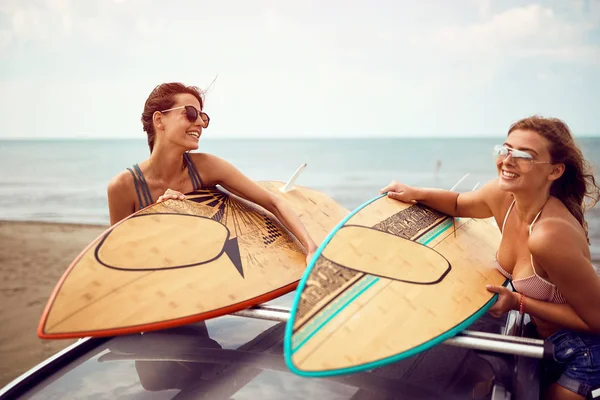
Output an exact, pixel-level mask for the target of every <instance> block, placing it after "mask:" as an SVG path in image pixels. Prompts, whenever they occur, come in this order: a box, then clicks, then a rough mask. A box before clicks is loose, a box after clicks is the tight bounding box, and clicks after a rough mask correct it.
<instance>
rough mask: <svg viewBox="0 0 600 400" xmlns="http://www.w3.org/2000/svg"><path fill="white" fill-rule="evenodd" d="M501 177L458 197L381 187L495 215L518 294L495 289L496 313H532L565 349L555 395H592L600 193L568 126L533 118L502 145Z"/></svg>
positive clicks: (454, 212) (599, 287)
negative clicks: (588, 218) (594, 252)
mask: <svg viewBox="0 0 600 400" xmlns="http://www.w3.org/2000/svg"><path fill="white" fill-rule="evenodd" d="M494 157H495V162H496V167H497V171H498V178H497V179H495V180H493V181H491V182H489V183H487V184H486V185H484V186H483V187H482V188H481V189H479V190H477V191H473V192H468V193H461V194H458V193H455V192H451V191H446V190H438V189H422V188H414V187H410V186H407V185H404V184H401V183H398V182H392V183H391V184H389V185H388V186H386V187H385V188H383V189H382V190H381V193H386V192H387V195H388V196H389V197H390V198H392V199H396V200H399V201H403V202H419V203H422V204H424V205H426V206H429V207H431V208H434V209H436V210H439V211H441V212H443V213H446V214H448V215H451V216H455V217H470V218H489V217H494V218H495V220H496V222H497V223H498V226H499V227H501V232H502V240H501V242H500V247H499V249H498V252H497V254H496V267H497V269H498V270H499V271H500V272H501V273H502V274H503V275H504V276H505V277H507V278H508V279H511V280H512V284H513V287H514V288H515V290H516V291H515V292H513V291H511V290H509V289H508V288H505V287H502V286H488V288H487V289H488V290H489V291H491V292H493V293H497V294H498V299H497V301H496V303H495V304H494V305H493V306H492V308H490V310H489V313H490V314H491V315H493V316H495V317H499V316H501V315H502V314H504V313H506V312H508V311H509V310H519V311H520V312H521V313H525V312H526V313H528V314H529V315H530V316H531V317H532V320H533V322H534V324H535V326H536V328H537V331H538V333H539V335H540V337H542V338H544V339H546V340H548V341H550V342H552V343H553V344H554V346H555V358H556V360H555V362H553V363H551V364H550V365H548V366H546V367H547V369H546V371H545V373H544V377H543V380H544V379H546V385H545V386H546V392H545V393H546V397H547V398H550V399H559V398H560V399H571V398H572V399H582V398H584V397H585V396H587V395H588V394H589V393H590V392H591V390H593V389H595V388H597V387H600V277H599V276H598V275H597V273H596V271H595V270H594V267H593V265H592V263H591V256H590V249H589V239H588V233H587V224H586V222H585V220H584V208H585V207H586V202H585V200H586V198H588V199H590V200H591V201H590V202H589V203H588V204H587V205H588V206H589V207H591V206H593V205H595V204H596V203H597V202H598V200H599V193H600V192H599V190H600V188H599V187H598V185H597V184H596V181H595V179H594V176H593V175H592V174H591V173H590V172H589V171H588V167H587V163H586V161H585V160H584V158H583V155H582V153H581V151H580V150H579V148H578V147H577V145H576V144H575V142H574V141H573V137H572V136H571V132H570V131H569V128H568V127H567V125H566V124H565V123H564V122H562V121H560V120H558V119H554V118H543V117H538V116H534V117H530V118H526V119H523V120H521V121H519V122H517V123H515V124H513V125H512V126H511V127H510V129H509V131H508V136H507V139H506V141H505V142H504V144H502V145H497V146H495V147H494Z"/></svg>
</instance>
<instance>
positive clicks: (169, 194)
mask: <svg viewBox="0 0 600 400" xmlns="http://www.w3.org/2000/svg"><path fill="white" fill-rule="evenodd" d="M169 199H173V200H184V199H185V195H184V194H183V193H179V192H178V191H177V190H171V189H167V191H166V192H165V193H164V194H163V195H162V196H160V197H159V198H158V200H156V202H157V203H160V202H163V201H165V200H169Z"/></svg>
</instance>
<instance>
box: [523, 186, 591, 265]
mask: <svg viewBox="0 0 600 400" xmlns="http://www.w3.org/2000/svg"><path fill="white" fill-rule="evenodd" d="M528 244H529V249H530V251H531V253H532V254H533V255H534V256H536V255H537V256H538V257H540V256H543V255H547V256H548V257H559V256H561V255H564V254H567V253H570V252H573V251H576V252H579V251H581V250H583V249H584V248H586V247H588V243H587V236H586V234H585V230H584V229H583V227H582V226H581V224H580V223H579V221H577V219H576V218H575V217H574V216H573V214H571V213H570V212H569V210H568V209H567V207H566V206H565V205H564V204H563V203H562V202H561V201H560V200H559V199H557V198H555V197H550V198H549V199H548V202H547V203H546V205H545V206H544V210H543V212H542V214H541V217H540V219H539V220H538V221H537V222H535V224H534V225H533V226H532V228H531V235H530V236H529V241H528Z"/></svg>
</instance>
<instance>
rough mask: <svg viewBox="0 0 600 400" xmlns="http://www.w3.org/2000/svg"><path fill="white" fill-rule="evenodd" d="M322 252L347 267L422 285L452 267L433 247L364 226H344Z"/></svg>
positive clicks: (446, 272) (435, 280)
mask: <svg viewBox="0 0 600 400" xmlns="http://www.w3.org/2000/svg"><path fill="white" fill-rule="evenodd" d="M322 255H323V256H324V257H325V258H327V259H328V260H330V261H332V262H334V263H336V264H339V265H342V266H344V267H346V268H350V269H353V270H356V271H360V272H364V273H367V274H370V275H375V276H381V277H385V278H389V279H394V280H397V281H402V282H407V283H413V284H418V285H427V284H434V283H438V282H440V281H441V280H442V279H443V278H444V277H445V276H446V274H448V272H449V271H450V269H451V266H450V263H449V262H448V260H447V259H446V258H445V257H444V256H442V255H441V254H440V253H438V252H437V251H435V250H433V249H432V248H430V247H427V246H425V245H422V244H420V243H417V242H414V241H412V240H409V239H404V238H402V237H399V236H396V235H393V234H390V233H388V232H383V231H380V230H377V229H374V228H369V227H366V226H360V225H345V226H343V227H342V228H341V229H340V230H339V231H338V233H337V234H336V235H335V236H334V237H333V238H332V239H331V242H330V243H329V244H328V245H327V247H325V249H324V251H323V254H322Z"/></svg>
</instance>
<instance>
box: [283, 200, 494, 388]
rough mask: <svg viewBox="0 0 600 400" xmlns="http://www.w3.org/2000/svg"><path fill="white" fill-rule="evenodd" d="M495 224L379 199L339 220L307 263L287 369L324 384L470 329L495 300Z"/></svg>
mask: <svg viewBox="0 0 600 400" xmlns="http://www.w3.org/2000/svg"><path fill="white" fill-rule="evenodd" d="M499 242H500V233H499V231H498V228H497V227H496V226H495V225H494V223H493V222H492V221H490V220H475V219H454V218H452V217H449V216H448V215H445V214H442V213H440V212H437V211H435V210H432V209H430V208H428V207H425V206H423V205H420V204H406V203H401V202H398V201H395V200H391V199H389V198H388V197H386V196H384V195H383V196H378V197H376V198H374V199H372V200H370V201H368V202H367V203H365V204H363V205H362V206H360V207H358V208H357V209H356V210H354V211H353V212H352V213H350V214H349V215H348V216H347V217H346V218H345V219H344V220H342V221H341V222H340V223H339V224H338V225H337V226H336V227H335V228H334V229H333V231H332V232H331V233H330V234H329V235H328V237H327V238H326V239H325V240H324V241H323V242H322V244H321V246H320V247H319V249H318V250H317V252H316V253H315V255H314V257H313V259H312V260H311V262H310V263H309V265H308V268H307V269H306V271H305V273H304V275H303V277H302V279H301V281H300V284H299V286H298V289H297V291H296V297H295V299H294V303H293V306H292V311H291V315H290V319H289V320H288V322H287V326H286V332H285V338H284V354H285V360H286V363H287V365H288V367H289V368H290V369H291V370H292V371H294V372H295V373H297V374H299V375H303V376H315V377H324V376H331V375H340V374H346V373H352V372H358V371H363V370H369V369H372V368H377V367H380V366H383V365H386V364H389V363H392V362H395V361H398V360H401V359H403V358H406V357H410V356H412V355H415V354H417V353H419V352H421V351H424V350H426V349H428V348H430V347H432V346H434V345H436V344H438V343H441V342H442V341H443V340H446V339H447V338H449V337H452V336H454V335H456V334H457V333H458V332H460V331H461V330H463V329H465V328H467V327H468V326H469V325H470V324H471V323H472V322H474V321H475V320H476V319H477V318H479V316H481V315H482V314H483V313H485V311H487V309H488V308H489V307H490V306H491V305H492V304H493V302H494V301H495V296H494V295H493V294H492V293H490V292H488V291H487V290H486V289H485V285H486V284H495V285H502V284H505V282H506V280H505V279H504V277H503V276H502V275H501V274H500V273H498V272H497V270H496V269H495V268H494V264H493V263H494V254H495V251H496V249H497V247H498V245H499Z"/></svg>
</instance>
